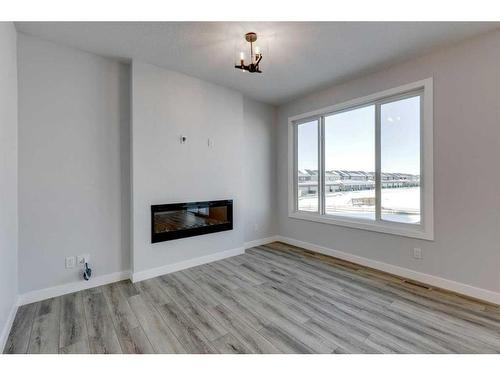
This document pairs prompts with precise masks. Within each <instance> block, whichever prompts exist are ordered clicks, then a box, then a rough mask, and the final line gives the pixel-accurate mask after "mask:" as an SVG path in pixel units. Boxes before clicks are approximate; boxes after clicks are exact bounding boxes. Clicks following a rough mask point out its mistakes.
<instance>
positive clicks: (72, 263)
mask: <svg viewBox="0 0 500 375" xmlns="http://www.w3.org/2000/svg"><path fill="white" fill-rule="evenodd" d="M66 268H75V257H66Z"/></svg>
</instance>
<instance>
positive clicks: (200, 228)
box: [151, 200, 233, 242]
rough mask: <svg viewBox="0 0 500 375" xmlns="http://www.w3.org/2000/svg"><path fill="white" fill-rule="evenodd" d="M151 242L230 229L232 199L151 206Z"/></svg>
mask: <svg viewBox="0 0 500 375" xmlns="http://www.w3.org/2000/svg"><path fill="white" fill-rule="evenodd" d="M151 211H152V212H151V213H152V242H159V241H165V240H169V239H175V238H182V237H191V236H196V235H201V234H207V233H213V232H219V231H222V230H230V229H232V225H233V220H232V201H231V200H227V201H208V202H191V203H177V204H167V205H158V206H151Z"/></svg>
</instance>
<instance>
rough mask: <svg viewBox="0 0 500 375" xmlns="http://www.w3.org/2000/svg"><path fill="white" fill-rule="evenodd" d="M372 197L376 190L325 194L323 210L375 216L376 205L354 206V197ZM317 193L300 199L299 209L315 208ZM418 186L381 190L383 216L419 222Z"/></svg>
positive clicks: (359, 215)
mask: <svg viewBox="0 0 500 375" xmlns="http://www.w3.org/2000/svg"><path fill="white" fill-rule="evenodd" d="M370 197H375V190H361V191H344V192H336V193H327V194H326V201H325V203H326V205H325V206H326V207H325V210H326V213H327V214H331V215H339V216H347V217H355V218H365V219H374V218H375V206H353V204H352V199H353V198H370ZM317 208H318V198H317V196H305V197H300V198H299V209H300V210H303V211H317ZM419 211H420V188H419V187H410V188H394V189H383V190H382V219H384V220H389V221H398V222H403V223H418V222H420V212H419Z"/></svg>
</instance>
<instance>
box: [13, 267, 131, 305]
mask: <svg viewBox="0 0 500 375" xmlns="http://www.w3.org/2000/svg"><path fill="white" fill-rule="evenodd" d="M129 278H130V271H121V272H115V273H110V274H107V275H102V276H97V277H93V278H91V279H90V280H89V281H85V280H82V281H77V282H74V283H69V284H63V285H57V286H53V287H50V288H45V289H39V290H34V291H31V292H27V293H24V294H21V295H20V296H19V299H18V300H19V305H25V304H27V303H32V302H37V301H42V300H44V299H47V298H53V297H58V296H62V295H64V294H68V293H74V292H78V291H80V290H84V289H89V288H95V287H97V286H101V285H106V284H109V283H115V282H117V281H121V280H126V279H129Z"/></svg>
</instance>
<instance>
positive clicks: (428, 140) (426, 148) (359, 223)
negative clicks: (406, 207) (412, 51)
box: [288, 78, 434, 241]
mask: <svg viewBox="0 0 500 375" xmlns="http://www.w3.org/2000/svg"><path fill="white" fill-rule="evenodd" d="M420 89H421V90H423V94H422V97H423V103H422V108H423V113H422V127H421V132H422V133H421V134H422V136H421V137H422V138H421V141H422V146H421V147H422V148H421V199H422V209H421V211H422V212H421V218H422V225H411V224H403V223H391V222H387V221H381V220H375V221H368V220H363V219H355V218H340V217H332V216H328V215H324V214H323V213H322V212H321V211H320V212H319V213H309V212H301V211H297V208H296V195H297V194H296V181H295V172H296V171H295V169H296V168H295V159H296V158H295V156H296V140H295V138H296V137H295V126H294V125H295V124H297V123H299V122H300V121H302V120H305V119H311V118H314V117H317V116H325V115H327V114H330V113H333V112H339V111H342V110H346V109H350V108H355V107H359V106H363V105H366V104H370V103H375V102H378V103H380V101H383V100H384V99H388V98H391V97H395V96H396V95H404V94H407V93H411V92H412V91H416V90H420ZM433 126H434V125H433V79H432V78H426V79H424V80H421V81H418V82H412V83H409V84H406V85H402V86H399V87H395V88H392V89H389V90H385V91H381V92H377V93H374V94H371V95H368V96H364V97H362V98H356V99H353V100H349V101H347V102H344V103H340V104H335V105H332V106H328V107H325V108H321V109H318V110H314V111H311V112H307V113H304V114H300V115H296V116H292V117H289V118H288V217H290V218H294V219H302V220H309V221H315V222H320V223H325V224H331V225H340V226H346V227H351V228H356V229H363V230H370V231H374V232H382V233H388V234H395V235H400V236H406V237H412V238H420V239H425V240H430V241H432V240H434V165H433V163H434V161H433V151H434V146H433V133H434V130H433ZM319 162H320V163H321V157H320V159H319ZM321 170H322V169H321V168H320V171H321ZM320 174H322V173H320ZM319 182H321V181H319ZM319 182H318V183H319ZM319 191H320V188H319V187H318V192H319Z"/></svg>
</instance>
